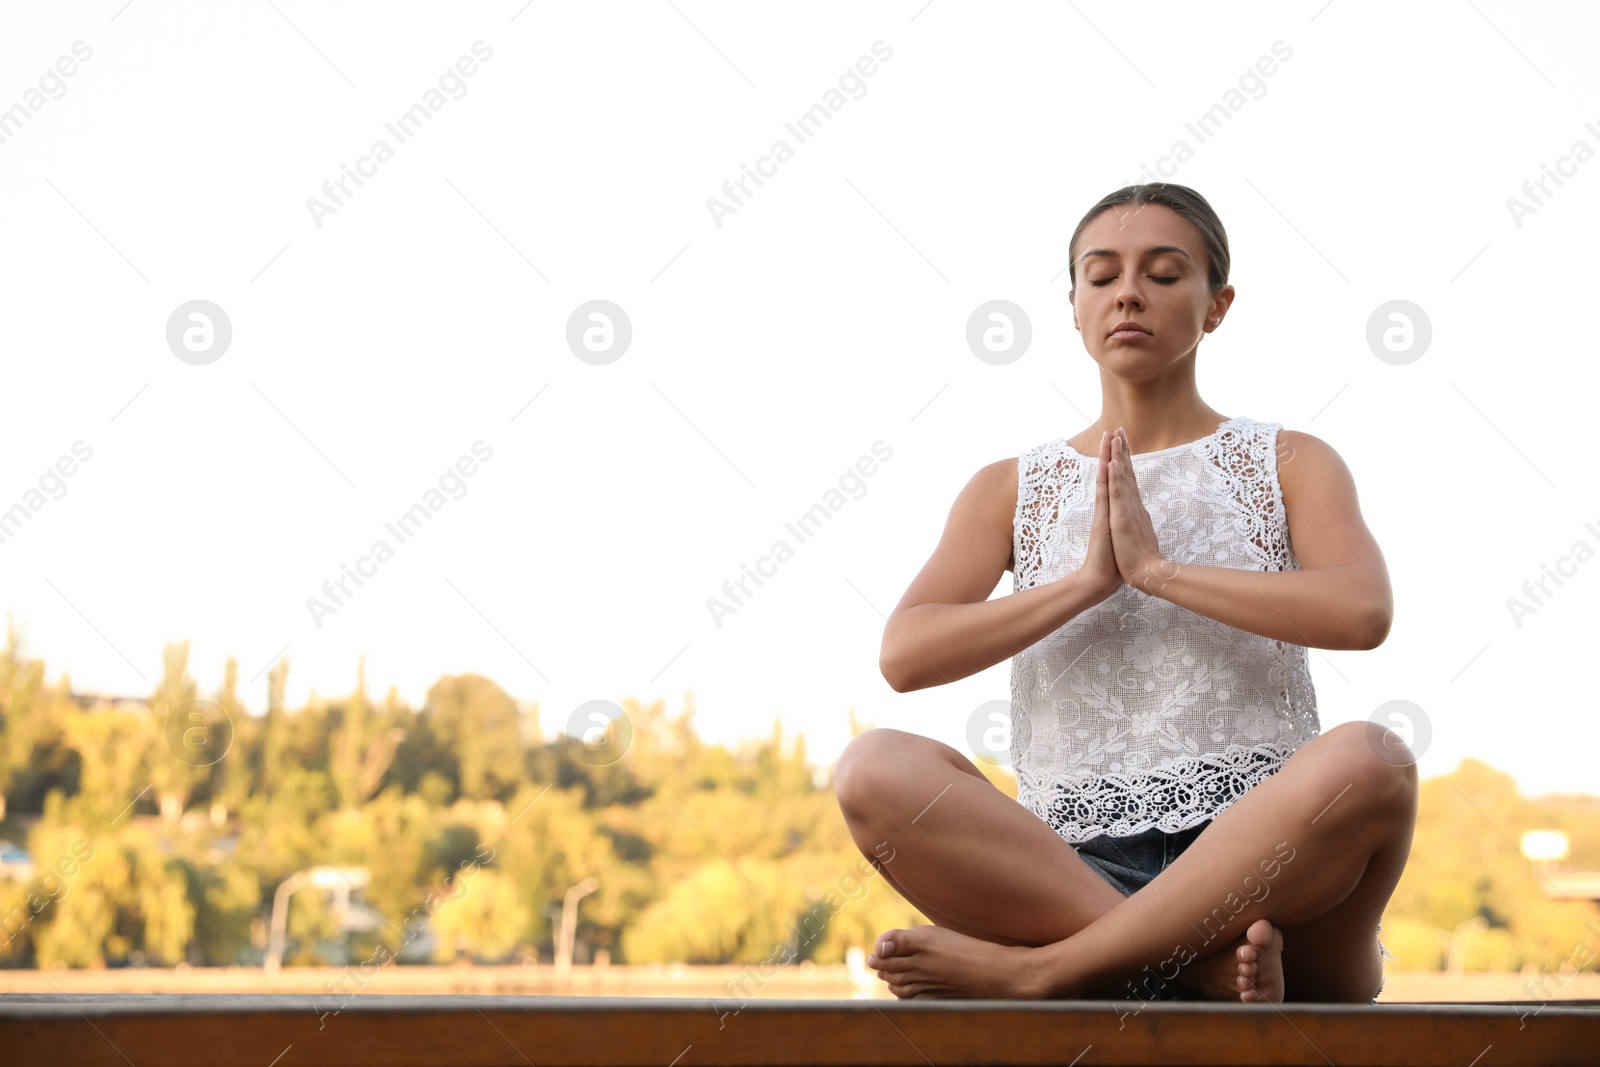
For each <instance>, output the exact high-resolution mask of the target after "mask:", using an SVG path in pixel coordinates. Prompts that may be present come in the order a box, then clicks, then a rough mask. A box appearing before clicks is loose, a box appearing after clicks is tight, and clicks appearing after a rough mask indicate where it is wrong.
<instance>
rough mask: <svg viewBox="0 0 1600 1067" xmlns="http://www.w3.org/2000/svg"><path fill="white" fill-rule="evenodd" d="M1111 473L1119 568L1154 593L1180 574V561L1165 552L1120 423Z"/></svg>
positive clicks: (1125, 578) (1114, 548) (1127, 578)
mask: <svg viewBox="0 0 1600 1067" xmlns="http://www.w3.org/2000/svg"><path fill="white" fill-rule="evenodd" d="M1107 473H1108V476H1109V477H1108V482H1109V485H1110V488H1111V547H1112V551H1113V553H1114V554H1115V555H1116V557H1117V570H1119V571H1121V572H1122V580H1123V581H1125V582H1127V583H1128V584H1129V585H1132V586H1133V587H1134V588H1136V589H1142V590H1144V591H1145V592H1146V593H1150V594H1152V595H1153V594H1155V593H1156V592H1158V591H1159V590H1160V588H1161V587H1162V585H1164V584H1165V582H1166V580H1167V579H1169V578H1172V577H1175V576H1176V574H1177V564H1175V563H1171V562H1169V561H1167V560H1165V559H1163V558H1162V556H1161V545H1160V543H1159V542H1158V541H1157V540H1156V529H1155V526H1154V525H1153V524H1152V523H1151V521H1150V512H1148V511H1146V510H1145V506H1144V499H1143V498H1142V497H1140V495H1139V485H1138V482H1136V481H1135V480H1134V477H1133V454H1132V452H1131V451H1130V450H1129V448H1128V435H1127V434H1126V433H1125V432H1124V431H1123V429H1122V427H1120V426H1119V427H1117V431H1116V433H1115V434H1113V435H1112V442H1111V466H1110V468H1109V469H1108V471H1107Z"/></svg>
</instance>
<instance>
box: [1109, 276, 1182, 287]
mask: <svg viewBox="0 0 1600 1067" xmlns="http://www.w3.org/2000/svg"><path fill="white" fill-rule="evenodd" d="M1150 280H1151V281H1153V282H1160V283H1161V284H1162V285H1171V284H1172V283H1173V282H1175V281H1177V280H1178V279H1177V276H1176V275H1174V276H1172V277H1170V278H1159V277H1157V276H1156V275H1154V274H1152V275H1150ZM1114 281H1116V279H1115V278H1101V279H1100V280H1099V281H1097V282H1090V283H1089V284H1090V285H1094V286H1101V285H1110V284H1111V283H1112V282H1114Z"/></svg>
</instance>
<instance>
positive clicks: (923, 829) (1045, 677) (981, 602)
mask: <svg viewBox="0 0 1600 1067" xmlns="http://www.w3.org/2000/svg"><path fill="white" fill-rule="evenodd" d="M1068 247H1069V254H1070V257H1071V258H1070V270H1071V278H1072V286H1073V288H1072V291H1071V293H1070V294H1069V299H1070V300H1071V302H1072V309H1073V323H1074V325H1075V326H1076V327H1077V328H1078V330H1079V332H1081V333H1082V334H1083V342H1084V347H1085V348H1087V349H1088V352H1089V355H1090V357H1091V358H1092V359H1093V360H1094V361H1095V362H1096V363H1097V364H1098V365H1099V367H1100V385H1101V393H1102V396H1101V409H1100V417H1099V418H1098V419H1097V420H1096V421H1095V423H1094V425H1092V426H1089V427H1087V428H1086V429H1084V430H1082V431H1080V432H1079V433H1077V434H1076V435H1075V436H1073V437H1071V438H1068V439H1058V440H1055V441H1051V442H1046V443H1045V444H1042V445H1039V446H1037V447H1035V448H1032V449H1030V450H1028V451H1026V452H1024V453H1023V454H1022V455H1021V456H1019V457H1016V458H1012V459H1006V460H1002V461H1000V462H998V463H993V464H991V465H989V466H987V467H984V468H983V469H982V470H980V471H979V472H978V473H977V474H976V475H975V476H974V477H973V478H972V480H971V481H970V482H969V483H968V484H967V486H966V487H965V488H964V489H963V490H962V491H961V493H960V495H959V496H958V497H957V498H956V502H955V505H954V507H953V508H952V509H951V512H950V517H949V520H948V522H947V524H946V526H945V530H944V534H943V537H942V538H941V540H940V542H939V544H938V547H937V548H936V549H935V550H934V553H933V556H932V558H931V559H929V560H928V562H927V564H926V565H925V566H924V567H923V568H922V570H921V572H920V573H918V575H917V577H916V579H915V580H914V581H912V583H911V586H910V588H909V589H907V590H906V594H905V596H904V597H903V598H902V599H901V601H900V603H899V605H898V606H896V608H895V610H894V612H893V614H892V615H891V616H890V618H889V623H888V626H887V627H886V628H885V631H884V637H883V648H882V653H881V660H880V664H881V667H882V670H883V673H884V677H885V678H886V679H887V680H888V682H889V684H890V685H891V686H893V687H894V689H895V690H896V691H897V692H908V691H910V690H913V689H921V688H924V687H927V686H932V685H939V684H942V683H945V682H950V681H954V680H955V679H957V678H964V677H967V676H968V675H971V674H974V673H976V672H978V671H981V670H983V669H985V668H987V667H990V666H992V665H993V664H995V663H998V662H1000V661H1001V660H1003V659H1005V658H1007V657H1012V665H1011V666H1012V681H1011V716H1012V739H1011V755H1012V762H1013V766H1014V769H1015V771H1016V773H1017V777H1018V787H1019V795H1018V801H1012V800H1011V799H1010V798H1009V797H1007V796H1006V795H1005V794H1004V793H1002V792H1001V791H1000V790H998V789H996V788H995V787H994V786H993V785H991V784H990V783H989V781H988V779H987V778H985V777H984V776H983V774H982V773H981V772H980V771H979V770H978V769H977V767H976V766H974V765H973V764H972V762H971V761H970V760H968V759H967V758H966V757H965V756H964V755H962V754H961V753H960V752H958V751H956V750H955V749H953V748H951V747H949V746H948V745H944V744H941V743H940V742H937V741H934V740H932V739H929V738H926V737H920V736H917V735H915V734H909V733H904V732H901V731H897V730H883V729H880V730H870V731H868V732H866V733H864V734H862V735H861V736H859V737H857V738H855V739H854V740H853V741H852V742H851V743H850V745H849V747H848V748H847V749H846V750H845V751H844V753H843V754H842V755H841V756H840V758H839V761H838V764H837V767H836V769H835V785H836V788H837V791H838V797H839V805H840V808H841V809H842V811H843V812H844V816H845V819H846V821H847V822H848V824H849V827H850V832H851V834H852V836H853V837H854V839H855V841H856V844H857V845H858V846H859V847H860V848H861V850H862V853H863V854H864V855H866V856H867V857H868V858H870V859H872V860H873V861H874V863H877V864H878V866H879V867H880V869H881V870H882V871H883V874H884V876H885V877H886V878H888V879H889V880H890V882H892V883H893V884H894V886H895V887H896V888H897V889H898V890H899V891H900V892H901V893H902V894H903V895H904V896H905V897H906V899H907V900H909V901H911V902H912V903H913V904H914V905H916V907H917V908H918V909H920V910H921V911H922V912H923V913H924V914H925V915H926V916H927V918H928V919H929V920H930V921H931V923H932V924H933V925H931V926H918V927H914V928H912V929H909V930H889V931H887V932H885V933H883V934H882V935H881V936H880V937H879V938H878V941H877V944H876V946H875V947H874V951H873V954H872V955H871V956H870V957H869V958H868V961H867V962H868V966H869V967H872V968H874V969H876V971H877V973H878V977H879V978H881V979H883V980H884V981H886V982H887V983H888V984H889V988H890V989H891V990H892V991H893V992H894V993H895V994H896V995H897V996H901V997H915V996H976V997H1032V998H1042V997H1084V996H1121V997H1138V998H1140V999H1152V998H1157V999H1196V998H1205V999H1237V1000H1244V1001H1282V1000H1284V999H1285V998H1286V997H1287V998H1290V999H1294V1000H1317V1001H1357V1002H1366V1001H1369V1000H1373V999H1375V998H1376V996H1377V994H1378V992H1379V990H1380V989H1381V987H1382V980H1383V955H1384V953H1383V947H1382V944H1381V943H1380V942H1379V940H1378V932H1379V931H1378V924H1379V920H1380V918H1381V916H1382V913H1383V909H1384V905H1385V904H1386V903H1387V901H1388V899H1389V896H1390V894H1391V893H1392V892H1393V891H1394V887H1395V883H1396V882H1397V881H1398V880H1399V878H1400V872H1401V870H1402V869H1403V868H1404V866H1405V862H1406V856H1407V854H1408V852H1409V850H1410V845H1411V832H1412V826H1413V823H1414V821H1415V817H1416V804H1417V785H1416V770H1415V766H1414V760H1413V758H1412V757H1411V754H1410V753H1409V752H1408V751H1407V750H1406V748H1405V746H1404V744H1403V743H1402V742H1401V741H1400V739H1399V737H1398V736H1397V735H1395V734H1394V733H1392V732H1391V731H1388V730H1386V729H1384V728H1383V727H1381V726H1378V725H1376V724H1373V723H1370V722H1352V723H1347V724H1345V725H1342V726H1339V727H1336V728H1334V729H1331V730H1328V731H1327V732H1326V733H1323V732H1321V731H1320V725H1319V722H1318V719H1317V712H1316V701H1315V694H1314V692H1313V689H1312V685H1311V679H1310V674H1309V672H1308V670H1307V666H1306V649H1307V648H1336V649H1370V648H1375V647H1377V646H1378V645H1379V644H1381V643H1382V642H1383V640H1384V638H1385V637H1386V636H1387V634H1388V631H1389V625H1390V620H1391V618H1392V615H1393V603H1392V595H1391V592H1390V587H1389V577H1388V572H1387V570H1386V568H1385V566H1384V562H1383V556H1382V554H1381V553H1380V551H1379V550H1378V546H1377V544H1376V543H1375V542H1374V540H1373V537H1372V535H1371V533H1370V532H1369V531H1368V530H1367V527H1366V524H1365V523H1364V522H1363V521H1362V518H1361V512H1360V509H1359V507H1358V505H1357V500H1356V490H1355V485H1354V483H1353V481H1352V479H1351V476H1350V472H1349V470H1348V468H1347V467H1346V466H1345V464H1344V462H1343V461H1342V460H1341V459H1340V457H1339V455H1338V454H1337V453H1336V452H1335V451H1334V450H1333V449H1332V448H1330V447H1329V446H1328V445H1327V444H1326V443H1324V442H1323V441H1321V440H1319V439H1318V438H1316V437H1313V436H1311V435H1309V434H1306V433H1300V432H1296V431H1292V430H1285V429H1282V428H1281V426H1280V424H1278V423H1264V422H1257V421H1255V420H1254V419H1251V418H1248V417H1245V416H1235V417H1232V418H1229V417H1228V416H1225V415H1223V414H1221V413H1220V412H1218V411H1217V410H1216V409H1214V408H1212V407H1211V406H1210V405H1208V404H1207V403H1206V402H1205V401H1204V400H1202V399H1201V398H1200V394H1199V392H1198V391H1197V390H1196V388H1195V355H1196V352H1197V350H1198V346H1199V342H1200V339H1201V338H1202V337H1203V336H1204V335H1205V334H1209V333H1211V332H1212V331H1214V330H1216V329H1217V327H1218V326H1219V325H1220V324H1221V323H1222V320H1223V318H1224V316H1225V315H1226V314H1227V312H1228V308H1229V307H1230V306H1231V304H1232V303H1233V297H1234V289H1233V286H1231V285H1229V284H1227V282H1228V267H1229V257H1228V243H1227V235H1226V234H1225V232H1224V231H1223V228H1222V224H1221V222H1220V221H1219V220H1218V219H1217V217H1216V215H1215V213H1214V212H1213V211H1212V209H1211V206H1210V205H1209V204H1208V203H1207V202H1206V201H1205V199H1204V198H1203V197H1201V196H1200V194H1198V193H1196V192H1195V191H1194V190H1192V189H1188V188H1186V187H1184V186H1180V185H1171V184H1159V183H1158V184H1154V185H1137V186H1130V187H1128V188H1125V189H1119V190H1118V191H1117V192H1114V193H1112V194H1110V195H1109V196H1107V197H1106V198H1105V199H1103V200H1101V201H1100V202H1099V203H1098V204H1096V205H1095V206H1094V207H1093V208H1092V209H1090V211H1089V213H1088V214H1087V215H1085V216H1084V218H1083V221H1081V222H1080V223H1079V224H1078V228H1077V230H1076V231H1075V232H1074V233H1073V235H1072V241H1071V243H1070V244H1069V246H1068ZM1286 336H1287V335H1286ZM1285 358H1286V359H1287V358H1289V357H1288V355H1286V356H1285ZM1005 570H1011V571H1012V572H1013V576H1014V577H1013V581H1014V587H1013V592H1012V594H1011V595H1010V596H1007V597H1003V598H1000V599H996V600H989V599H987V598H988V596H989V594H990V593H991V592H992V591H993V589H994V586H995V583H996V582H997V581H999V580H1000V577H1001V574H1002V572H1003V571H1005ZM886 844H887V846H888V847H887V848H885V847H884V846H885V845H886ZM886 854H887V855H888V856H889V857H891V858H890V860H889V861H888V862H882V861H881V860H880V859H879V857H882V856H884V855H886Z"/></svg>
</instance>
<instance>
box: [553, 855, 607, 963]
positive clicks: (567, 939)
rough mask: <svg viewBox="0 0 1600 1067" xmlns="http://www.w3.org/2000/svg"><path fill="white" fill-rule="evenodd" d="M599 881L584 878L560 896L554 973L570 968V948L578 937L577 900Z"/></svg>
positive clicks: (591, 889) (589, 891)
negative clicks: (559, 928) (559, 926)
mask: <svg viewBox="0 0 1600 1067" xmlns="http://www.w3.org/2000/svg"><path fill="white" fill-rule="evenodd" d="M599 884H600V883H599V882H598V881H596V880H595V879H593V878H585V879H584V880H583V881H581V882H579V883H578V884H577V885H575V886H573V887H572V888H571V889H569V890H567V895H566V896H564V897H562V898H561V940H560V942H559V943H558V944H557V945H556V973H557V974H566V973H567V972H568V971H570V970H572V948H573V944H574V943H575V942H576V941H577V939H578V901H580V900H582V899H583V898H584V897H586V896H588V895H589V894H590V893H593V892H594V891H595V888H596V887H597V886H599Z"/></svg>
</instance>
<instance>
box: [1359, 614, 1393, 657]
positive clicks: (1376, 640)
mask: <svg viewBox="0 0 1600 1067" xmlns="http://www.w3.org/2000/svg"><path fill="white" fill-rule="evenodd" d="M1393 624H1394V611H1393V610H1392V609H1391V608H1389V607H1388V606H1384V607H1382V608H1379V609H1378V610H1377V611H1374V612H1372V613H1371V614H1370V615H1368V616H1367V619H1366V622H1365V624H1364V625H1363V626H1362V627H1361V630H1360V633H1359V641H1358V643H1357V644H1356V646H1355V647H1356V648H1358V649H1364V650H1365V649H1374V648H1377V647H1378V646H1379V645H1381V644H1383V643H1384V641H1386V640H1387V639H1388V637H1389V627H1390V626H1392V625H1393Z"/></svg>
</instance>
